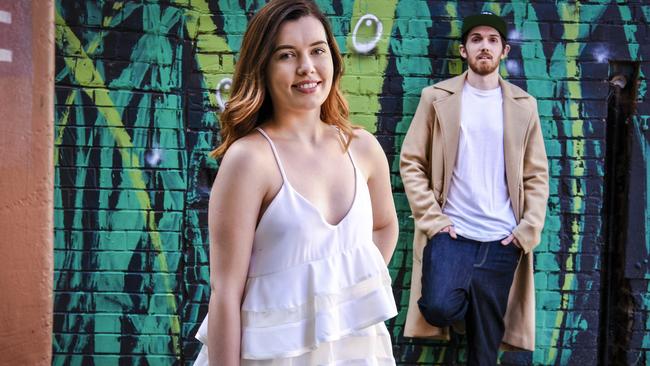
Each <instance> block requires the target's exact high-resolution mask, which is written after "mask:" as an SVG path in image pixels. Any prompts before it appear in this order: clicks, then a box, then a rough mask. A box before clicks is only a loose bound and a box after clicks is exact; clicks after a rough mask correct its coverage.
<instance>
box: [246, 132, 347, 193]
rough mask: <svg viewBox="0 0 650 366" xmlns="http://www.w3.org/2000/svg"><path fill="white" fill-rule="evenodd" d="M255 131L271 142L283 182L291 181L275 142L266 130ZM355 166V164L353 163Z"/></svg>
mask: <svg viewBox="0 0 650 366" xmlns="http://www.w3.org/2000/svg"><path fill="white" fill-rule="evenodd" d="M255 129H256V130H257V131H258V132H259V133H261V134H262V136H264V138H265V139H266V141H268V142H269V145H271V150H273V157H275V162H276V163H277V164H278V168H279V169H280V174H281V175H282V181H283V182H288V181H289V180H288V179H287V175H286V174H285V172H284V167H283V166H282V161H281V160H280V155H279V154H278V150H276V149H275V144H274V143H273V140H271V138H270V137H269V135H267V134H266V132H264V130H263V129H262V128H261V127H255ZM352 164H353V165H354V163H352Z"/></svg>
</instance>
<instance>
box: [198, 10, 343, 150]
mask: <svg viewBox="0 0 650 366" xmlns="http://www.w3.org/2000/svg"><path fill="white" fill-rule="evenodd" d="M304 16H313V17H314V18H316V19H318V20H319V21H320V22H321V24H323V28H325V34H326V35H327V43H328V45H329V48H330V53H331V55H332V61H333V64H334V75H333V77H332V88H331V90H330V93H329V95H328V96H327V99H326V100H325V102H324V103H323V105H322V106H321V112H320V118H321V119H322V120H323V121H325V122H326V123H328V124H331V125H334V126H337V127H338V128H339V130H340V131H341V132H342V133H343V135H345V137H346V138H345V141H344V145H345V148H346V149H347V148H348V146H349V143H350V141H351V139H352V136H353V134H352V129H353V127H352V125H351V124H350V121H348V116H349V114H350V109H349V107H348V103H347V101H346V100H345V98H344V97H343V93H342V92H341V90H340V88H339V85H340V81H341V76H342V75H343V58H342V57H341V52H340V50H339V47H338V45H337V44H336V40H335V39H334V35H333V34H332V30H331V28H330V25H329V23H328V22H327V19H326V18H325V16H324V15H323V13H322V12H321V11H320V9H319V8H318V6H316V4H314V2H313V1H311V0H272V1H271V2H269V3H268V4H266V5H265V6H264V7H263V8H262V9H261V10H260V11H259V12H258V13H257V14H255V16H253V18H252V19H251V21H250V23H249V24H248V27H247V28H246V32H245V33H244V40H243V42H242V46H241V53H240V55H239V61H237V65H236V67H235V74H234V76H233V82H232V89H231V96H230V100H229V101H228V103H227V107H226V109H225V110H224V112H223V113H222V114H221V137H222V139H221V145H219V147H218V148H217V149H215V150H214V151H212V152H211V153H210V155H211V156H212V157H215V158H217V157H220V156H222V155H223V154H225V153H226V150H228V148H229V147H230V145H232V144H233V143H234V142H235V141H237V139H239V138H241V137H244V136H246V135H247V134H248V133H249V132H250V131H251V130H253V129H254V128H255V127H257V126H259V125H260V124H261V123H263V122H264V121H266V120H267V119H269V118H270V117H272V115H273V103H272V102H271V99H270V97H269V95H268V90H267V87H266V68H267V65H268V63H269V60H270V58H271V55H272V53H273V50H274V47H275V41H276V38H277V34H278V30H279V28H280V25H282V23H283V22H286V21H291V20H297V19H299V18H302V17H304Z"/></svg>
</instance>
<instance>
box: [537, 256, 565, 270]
mask: <svg viewBox="0 0 650 366" xmlns="http://www.w3.org/2000/svg"><path fill="white" fill-rule="evenodd" d="M535 268H536V269H537V270H538V271H559V270H560V266H559V265H558V262H557V258H556V257H555V255H553V254H546V253H540V254H537V255H535Z"/></svg>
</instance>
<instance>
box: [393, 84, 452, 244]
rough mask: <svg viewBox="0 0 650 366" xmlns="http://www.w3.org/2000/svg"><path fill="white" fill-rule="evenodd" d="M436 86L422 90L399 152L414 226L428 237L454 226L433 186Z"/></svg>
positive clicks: (401, 170)
mask: <svg viewBox="0 0 650 366" xmlns="http://www.w3.org/2000/svg"><path fill="white" fill-rule="evenodd" d="M433 100H434V96H433V88H432V87H428V88H424V89H423V90H422V95H421V97H420V103H419V104H418V108H417V110H416V111H415V115H414V116H413V120H412V121H411V125H410V127H409V129H408V132H407V133H406V137H405V138H404V142H403V144H402V152H401V155H400V175H401V176H402V182H403V183H404V190H405V192H406V196H407V198H408V201H409V205H410V206H411V211H412V212H413V217H414V219H415V225H416V227H417V228H418V229H419V230H422V231H423V232H424V233H425V234H426V235H427V238H431V237H432V236H433V235H435V234H436V233H437V232H438V231H440V230H441V229H442V228H444V227H446V226H449V225H452V223H451V220H450V219H449V218H448V217H447V216H446V215H444V214H443V213H442V210H441V208H440V204H439V203H438V200H437V198H439V197H435V194H434V192H433V190H432V188H431V172H430V170H431V143H432V137H433V133H432V129H433V128H434V127H433V121H434V118H435V112H434V109H433Z"/></svg>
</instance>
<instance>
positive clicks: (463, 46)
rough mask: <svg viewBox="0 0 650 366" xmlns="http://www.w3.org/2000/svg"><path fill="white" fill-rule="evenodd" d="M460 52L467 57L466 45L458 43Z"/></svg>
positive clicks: (461, 55)
mask: <svg viewBox="0 0 650 366" xmlns="http://www.w3.org/2000/svg"><path fill="white" fill-rule="evenodd" d="M458 52H460V57H462V58H464V59H466V58H467V50H466V49H465V45H462V44H460V45H458Z"/></svg>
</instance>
